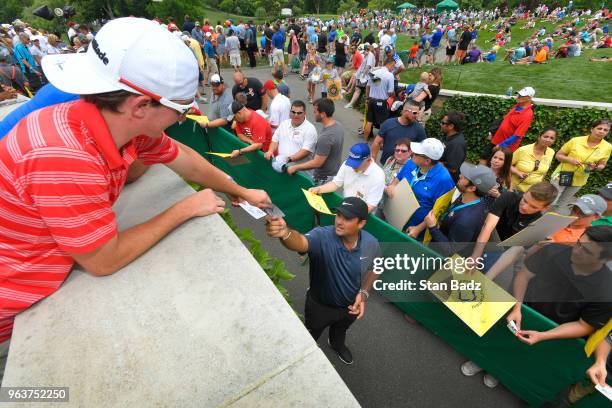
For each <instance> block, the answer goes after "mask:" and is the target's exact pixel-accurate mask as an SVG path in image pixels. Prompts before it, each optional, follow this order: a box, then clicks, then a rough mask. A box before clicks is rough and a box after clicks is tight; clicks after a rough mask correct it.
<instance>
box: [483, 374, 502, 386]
mask: <svg viewBox="0 0 612 408" xmlns="http://www.w3.org/2000/svg"><path fill="white" fill-rule="evenodd" d="M482 381H483V382H484V385H486V386H487V387H489V388H495V387H497V385H498V384H499V380H498V379H497V378H495V377H493V376H492V375H491V374H485V375H484V377H483V378H482Z"/></svg>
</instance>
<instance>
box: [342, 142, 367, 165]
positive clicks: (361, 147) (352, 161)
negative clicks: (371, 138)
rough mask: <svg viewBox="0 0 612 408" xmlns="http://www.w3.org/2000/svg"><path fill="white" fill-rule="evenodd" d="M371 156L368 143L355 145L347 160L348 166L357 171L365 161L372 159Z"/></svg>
mask: <svg viewBox="0 0 612 408" xmlns="http://www.w3.org/2000/svg"><path fill="white" fill-rule="evenodd" d="M370 154H371V152H370V146H369V145H368V144H367V143H355V144H354V145H353V146H352V147H351V151H350V152H349V155H348V158H347V159H346V165H347V166H349V167H352V168H354V169H356V168H357V167H359V166H360V165H361V163H363V161H364V160H365V159H367V158H369V157H370Z"/></svg>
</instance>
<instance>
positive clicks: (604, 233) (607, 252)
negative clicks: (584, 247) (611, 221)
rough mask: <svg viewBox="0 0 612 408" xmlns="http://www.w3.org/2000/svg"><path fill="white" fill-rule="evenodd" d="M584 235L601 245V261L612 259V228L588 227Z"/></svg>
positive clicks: (604, 226)
mask: <svg viewBox="0 0 612 408" xmlns="http://www.w3.org/2000/svg"><path fill="white" fill-rule="evenodd" d="M584 233H585V234H586V235H587V237H589V239H590V240H591V241H593V242H597V243H598V244H601V245H600V246H601V248H602V249H601V254H600V256H599V259H609V258H612V226H610V225H595V226H591V227H588V228H587V229H586V230H585V231H584Z"/></svg>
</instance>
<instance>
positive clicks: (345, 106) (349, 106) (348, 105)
mask: <svg viewBox="0 0 612 408" xmlns="http://www.w3.org/2000/svg"><path fill="white" fill-rule="evenodd" d="M344 108H345V109H353V105H351V104H350V103H347V104H346V105H344Z"/></svg>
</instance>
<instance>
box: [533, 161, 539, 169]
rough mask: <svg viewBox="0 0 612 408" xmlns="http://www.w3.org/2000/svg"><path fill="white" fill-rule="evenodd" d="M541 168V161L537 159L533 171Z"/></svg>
mask: <svg viewBox="0 0 612 408" xmlns="http://www.w3.org/2000/svg"><path fill="white" fill-rule="evenodd" d="M539 168H540V161H539V160H536V161H535V162H534V166H533V171H538V169H539Z"/></svg>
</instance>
